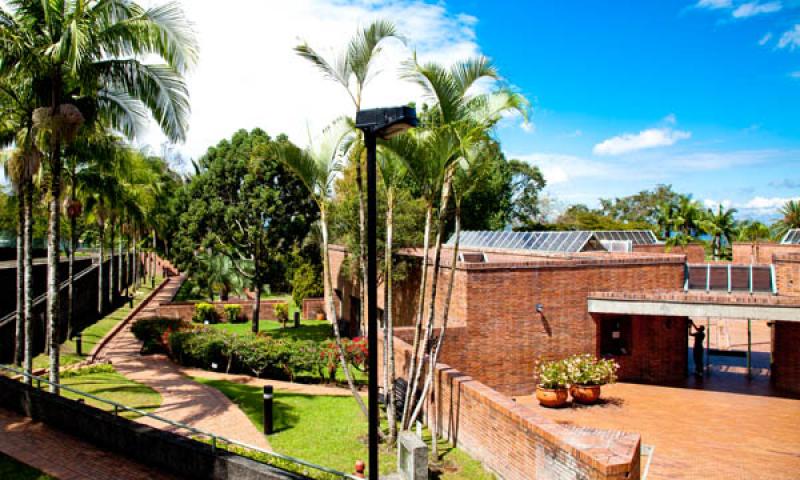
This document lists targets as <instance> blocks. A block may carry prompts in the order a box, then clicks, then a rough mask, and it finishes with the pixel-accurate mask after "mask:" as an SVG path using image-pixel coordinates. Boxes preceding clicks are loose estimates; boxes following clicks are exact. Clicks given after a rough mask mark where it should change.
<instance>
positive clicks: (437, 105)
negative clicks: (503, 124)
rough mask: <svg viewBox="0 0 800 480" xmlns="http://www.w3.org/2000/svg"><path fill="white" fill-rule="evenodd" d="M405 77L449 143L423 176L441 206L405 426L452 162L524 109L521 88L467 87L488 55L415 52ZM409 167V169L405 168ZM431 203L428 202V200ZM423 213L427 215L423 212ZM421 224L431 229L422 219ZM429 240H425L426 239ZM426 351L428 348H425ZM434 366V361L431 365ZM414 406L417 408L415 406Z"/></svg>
mask: <svg viewBox="0 0 800 480" xmlns="http://www.w3.org/2000/svg"><path fill="white" fill-rule="evenodd" d="M404 77H405V78H407V79H409V80H411V81H413V82H415V83H416V84H417V85H419V86H420V87H421V88H422V90H423V92H424V93H425V96H426V99H427V100H428V101H429V102H430V103H431V105H432V106H431V108H430V110H429V111H427V112H425V114H423V124H427V126H428V128H430V129H431V130H433V131H435V132H436V133H435V134H434V136H435V137H436V138H438V139H444V143H445V144H446V145H449V146H450V147H452V148H446V149H444V151H445V152H446V153H444V154H443V156H441V157H440V158H439V161H438V162H436V163H435V166H436V167H438V168H435V169H434V170H431V171H430V173H433V174H434V177H433V178H432V179H428V180H426V183H428V182H430V183H432V184H434V185H441V189H438V191H439V212H438V218H437V225H436V226H437V228H436V243H435V247H434V254H433V272H432V275H431V286H430V299H429V303H428V305H427V310H428V311H427V327H426V330H425V337H424V340H422V343H420V338H419V337H420V335H419V334H418V333H417V332H420V331H421V329H422V325H423V309H424V305H423V299H424V296H425V283H426V282H425V280H424V279H425V278H426V277H427V263H428V261H427V256H428V251H427V248H426V249H425V253H424V257H423V272H422V275H423V277H422V278H423V281H422V282H420V283H421V285H420V302H419V309H418V312H417V313H418V317H417V321H416V330H415V337H414V345H413V346H412V352H411V355H412V357H411V362H410V363H409V375H408V378H409V383H410V385H411V388H409V389H408V392H407V395H406V411H405V412H404V413H403V421H402V423H403V428H404V429H406V428H408V427H409V425H410V421H411V418H410V415H409V413H410V410H409V409H410V405H411V403H412V402H411V399H414V398H416V397H415V394H416V390H417V387H418V384H419V379H420V378H421V375H422V368H423V364H424V363H425V362H424V355H423V356H420V355H419V348H420V345H423V346H425V348H426V349H428V348H429V345H430V338H431V335H432V333H433V319H434V313H435V305H436V295H437V284H438V275H439V267H440V256H441V248H442V242H443V235H444V224H445V218H446V210H447V205H448V203H449V201H450V194H451V192H450V187H451V182H452V179H453V164H454V162H455V161H457V160H458V158H459V157H462V156H463V153H464V151H465V148H466V146H467V145H468V144H470V143H472V142H473V141H474V139H475V138H479V137H482V136H483V135H486V132H487V131H489V130H491V129H492V128H493V127H494V125H495V124H496V123H497V122H498V121H499V119H500V118H501V116H502V115H503V114H504V113H506V112H510V111H512V110H516V111H519V112H522V113H523V114H526V112H527V101H526V100H525V99H524V97H522V96H521V95H519V94H516V93H513V92H511V91H509V90H506V89H501V90H497V91H494V92H491V93H488V94H475V93H473V92H472V91H471V89H472V87H473V85H475V82H477V81H479V80H487V79H497V78H498V75H497V70H496V69H495V68H494V66H493V65H492V64H491V62H490V61H489V60H488V59H487V58H486V57H475V58H471V59H468V60H465V61H461V62H456V63H455V64H453V66H451V67H450V68H445V67H442V66H440V65H438V64H435V63H429V64H425V65H420V64H419V63H418V62H417V61H416V57H415V58H414V59H413V60H411V61H409V62H407V63H406V64H405V68H404ZM409 170H410V171H411V169H410V168H409ZM429 208H431V211H432V207H431V205H430V203H429ZM426 216H427V215H426ZM425 230H426V231H427V232H430V227H429V226H428V225H426V228H425ZM426 243H427V242H426ZM428 353H429V352H428ZM431 368H433V366H432V367H431ZM417 411H419V410H418V409H417Z"/></svg>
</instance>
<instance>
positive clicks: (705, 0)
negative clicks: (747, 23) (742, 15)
mask: <svg viewBox="0 0 800 480" xmlns="http://www.w3.org/2000/svg"><path fill="white" fill-rule="evenodd" d="M695 6H696V7H697V8H707V9H709V10H718V9H720V8H731V7H732V6H733V3H732V2H731V0H700V1H699V2H697V4H696V5H695Z"/></svg>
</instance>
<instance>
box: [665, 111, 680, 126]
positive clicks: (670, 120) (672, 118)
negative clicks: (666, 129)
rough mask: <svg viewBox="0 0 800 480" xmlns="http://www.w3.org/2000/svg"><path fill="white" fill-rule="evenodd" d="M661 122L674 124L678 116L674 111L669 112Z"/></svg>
mask: <svg viewBox="0 0 800 480" xmlns="http://www.w3.org/2000/svg"><path fill="white" fill-rule="evenodd" d="M663 122H664V123H668V124H670V125H675V124H676V123H678V117H676V116H675V114H674V113H670V114H669V115H667V116H666V117H664V119H663Z"/></svg>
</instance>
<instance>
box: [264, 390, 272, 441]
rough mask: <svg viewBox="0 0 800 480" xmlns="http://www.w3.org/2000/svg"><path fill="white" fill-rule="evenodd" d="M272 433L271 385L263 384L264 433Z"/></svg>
mask: <svg viewBox="0 0 800 480" xmlns="http://www.w3.org/2000/svg"><path fill="white" fill-rule="evenodd" d="M271 433H272V385H264V434H266V435H270V434H271Z"/></svg>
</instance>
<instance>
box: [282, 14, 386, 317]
mask: <svg viewBox="0 0 800 480" xmlns="http://www.w3.org/2000/svg"><path fill="white" fill-rule="evenodd" d="M391 38H394V39H400V37H399V36H398V35H397V29H396V28H395V26H394V24H392V23H391V22H388V21H385V20H377V21H374V22H372V23H371V24H370V25H369V26H367V27H366V28H362V29H360V30H359V31H358V32H356V34H355V35H354V36H353V37H352V38H351V39H350V41H349V42H348V44H347V48H346V49H345V51H344V52H342V53H341V54H340V55H339V56H338V57H337V58H336V59H335V60H334V61H328V60H327V59H326V58H325V57H324V56H322V55H320V54H319V53H317V52H316V51H315V50H314V49H313V48H311V47H310V46H309V45H308V44H307V43H303V44H302V45H298V46H297V47H295V52H296V53H297V54H298V55H300V56H301V57H303V58H305V59H306V60H308V61H309V62H311V63H312V64H313V65H314V66H316V67H317V68H318V69H319V70H320V71H321V72H322V74H323V75H324V76H325V77H327V78H329V79H331V80H333V81H335V82H337V83H339V84H340V85H341V86H343V87H344V89H345V90H346V91H347V94H348V95H349V96H350V99H351V100H352V101H353V106H354V107H355V109H356V112H358V111H359V110H361V101H362V97H363V94H364V89H365V88H366V86H367V83H368V82H369V81H370V80H371V79H372V77H373V76H374V75H375V74H376V72H375V70H374V68H375V63H374V62H375V59H376V58H377V57H378V56H379V54H380V52H381V50H382V46H383V44H384V43H385V41H386V40H388V39H391ZM354 133H355V141H354V142H351V144H350V146H349V152H348V156H349V159H350V163H351V164H353V165H354V166H355V184H356V191H357V192H358V197H357V198H358V231H359V240H358V268H359V272H360V275H359V279H360V282H359V283H360V288H359V291H360V293H361V300H362V302H361V319H362V321H366V318H367V315H366V306H367V298H366V285H367V282H368V281H369V279H368V278H367V266H366V265H367V257H366V255H367V233H366V232H367V224H366V210H365V200H366V199H365V196H364V181H363V178H362V173H361V172H362V163H363V162H364V160H365V159H364V158H363V156H364V152H365V150H364V139H363V134H362V133H361V131H359V130H357V129H355V128H354Z"/></svg>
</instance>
